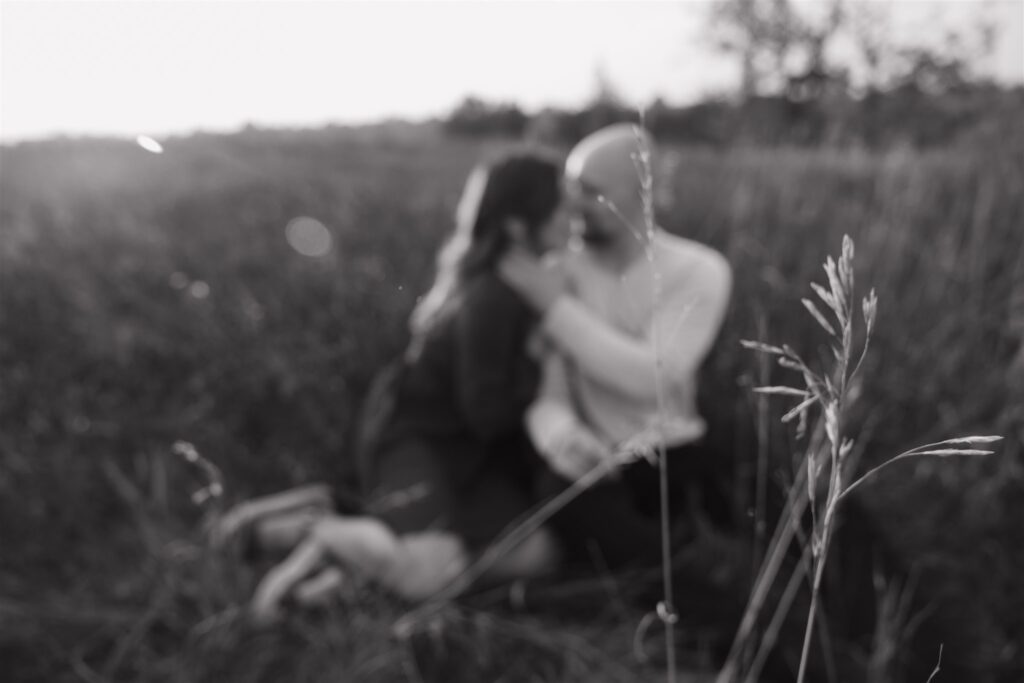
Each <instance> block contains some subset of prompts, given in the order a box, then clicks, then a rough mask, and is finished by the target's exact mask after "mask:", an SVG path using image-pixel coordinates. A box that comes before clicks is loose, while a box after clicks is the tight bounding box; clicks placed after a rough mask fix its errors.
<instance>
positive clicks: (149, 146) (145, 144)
mask: <svg viewBox="0 0 1024 683" xmlns="http://www.w3.org/2000/svg"><path fill="white" fill-rule="evenodd" d="M135 142H136V143H138V145H139V147H141V148H142V149H144V150H146V151H147V152H152V153H153V154H163V153H164V146H163V145H161V144H160V143H159V142H157V141H156V140H154V139H153V138H151V137H149V136H148V135H139V136H138V137H136V138H135Z"/></svg>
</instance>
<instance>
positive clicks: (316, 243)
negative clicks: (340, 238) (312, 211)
mask: <svg viewBox="0 0 1024 683" xmlns="http://www.w3.org/2000/svg"><path fill="white" fill-rule="evenodd" d="M284 234H285V238H286V239H287V240H288V244H290V245H291V247H292V249H294V250H295V251H297V252H299V253H300V254H302V255H303V256H324V255H326V254H327V252H329V251H330V250H331V242H332V240H331V233H330V231H329V230H328V229H327V226H325V225H324V224H323V223H321V222H320V221H318V220H317V219H315V218H310V217H308V216H299V217H298V218H293V219H292V220H291V221H289V222H288V225H287V227H285V229H284Z"/></svg>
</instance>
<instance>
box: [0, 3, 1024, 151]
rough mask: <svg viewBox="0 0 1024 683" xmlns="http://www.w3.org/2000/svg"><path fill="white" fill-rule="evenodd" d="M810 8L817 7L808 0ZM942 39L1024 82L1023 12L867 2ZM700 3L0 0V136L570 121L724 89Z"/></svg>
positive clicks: (724, 72)
mask: <svg viewBox="0 0 1024 683" xmlns="http://www.w3.org/2000/svg"><path fill="white" fill-rule="evenodd" d="M808 1H809V2H811V3H814V2H819V3H820V2H821V1H822V0H808ZM874 1H875V2H880V3H883V4H888V5H890V6H892V7H893V8H894V10H897V11H896V12H895V15H896V18H897V19H899V21H898V22H896V23H895V24H894V31H896V32H897V33H900V34H901V35H902V34H904V33H906V32H909V33H907V35H911V34H914V35H926V34H928V35H931V34H939V33H941V32H942V31H943V28H942V27H943V26H955V25H963V22H965V21H968V20H970V19H971V18H972V17H975V16H976V15H977V13H978V12H979V11H982V12H988V13H989V16H992V17H994V18H995V19H996V21H997V22H998V24H999V25H1000V27H1001V30H1002V35H1001V39H1000V42H999V45H998V47H997V50H996V53H995V55H993V57H992V58H991V59H990V60H989V63H988V64H986V65H985V68H986V69H987V70H988V71H989V72H990V73H995V74H997V75H998V76H999V77H1000V78H1001V79H1002V80H1004V81H1012V82H1018V83H1019V82H1024V0H895V1H893V2H887V3H886V0H874ZM707 11H708V3H707V0H681V1H680V0H676V1H674V2H668V1H664V2H653V1H644V0H628V1H627V0H619V1H606V2H593V1H586V0H575V1H574V0H560V1H556V0H544V1H529V0H518V1H515V2H509V1H504V2H502V1H499V0H475V1H474V2H467V1H464V2H441V1H438V0H415V1H406V2H394V1H384V0H376V1H373V2H370V1H363V2H354V1H349V2H341V1H337V2H326V1H321V2H301V3H300V2H281V1H279V2H254V1H245V2H242V1H238V2H232V1H228V0H219V1H216V2H214V1H211V0H206V1H205V2H187V1H184V0H178V1H173V2H148V1H141V0H133V1H131V2H102V3H101V2H90V1H87V0H80V1H73V2H44V1H42V0H33V1H31V2H24V1H22V2H14V1H8V0H2V1H0V139H2V140H3V141H5V142H9V141H13V140H19V139H26V138H36V137H42V136H46V135H52V134H56V133H68V134H82V133H85V134H113V135H123V136H135V135H137V134H148V135H161V134H165V133H169V132H186V131H191V130H196V129H202V130H231V129H235V128H238V127H240V126H242V125H244V124H246V123H248V122H251V123H254V124H257V125H266V126H315V125H321V124H324V123H328V122H338V123H349V122H364V121H371V120H374V119H379V118H382V117H387V116H403V117H412V118H419V117H426V116H432V115H438V114H443V113H444V112H446V111H448V110H450V109H451V108H452V107H453V106H454V105H455V104H457V103H458V102H459V101H460V100H461V99H462V98H463V97H464V96H466V95H467V94H475V95H478V96H480V97H482V98H484V99H486V100H491V101H496V100H514V101H516V102H518V103H519V104H520V105H521V106H524V107H526V108H527V109H529V110H532V109H536V108H539V107H541V106H544V105H564V106H576V105H579V104H582V103H583V102H584V101H586V100H587V99H588V97H590V96H591V95H592V94H593V92H594V88H595V74H596V73H597V71H598V69H601V70H603V71H604V73H605V74H607V76H608V78H609V79H610V80H611V82H612V83H613V84H614V85H615V87H616V89H617V90H618V91H619V92H620V93H621V94H622V95H623V96H624V97H625V99H626V100H627V101H629V102H630V103H632V104H636V105H642V104H647V103H649V102H650V101H651V100H652V99H653V98H654V97H655V96H657V95H661V96H662V97H664V99H666V100H667V101H669V102H673V103H678V102H688V101H693V100H695V99H697V98H699V97H700V96H702V95H705V94H708V93H715V92H726V91H731V90H733V89H734V88H735V87H736V84H737V82H738V69H737V66H736V64H735V63H734V62H735V60H733V59H729V58H727V57H724V56H721V55H719V54H717V53H716V52H715V51H714V49H713V46H712V45H711V42H710V39H709V38H708V35H707V18H706V17H707Z"/></svg>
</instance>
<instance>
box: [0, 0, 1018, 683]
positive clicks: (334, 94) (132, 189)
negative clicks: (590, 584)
mask: <svg viewBox="0 0 1024 683" xmlns="http://www.w3.org/2000/svg"><path fill="white" fill-rule="evenodd" d="M0 59H2V62H0V98H2V99H0V142H2V147H0V671H4V672H7V673H6V675H5V680H12V681H35V680H38V681H56V680H60V681H63V680H68V681H71V680H75V681H77V680H86V681H100V680H104V681H121V680H124V681H156V680H161V681H164V680H166V681H179V680H181V681H186V680H189V681H194V680H226V681H234V680H238V681H241V680H246V681H256V680H281V679H284V680H295V681H320V680H409V679H410V678H409V674H408V670H407V668H403V666H402V665H401V662H400V661H398V660H389V659H388V658H387V657H386V656H385V655H386V641H387V634H388V630H387V628H388V627H387V624H388V621H387V618H388V615H391V616H393V615H394V613H395V612H394V610H395V609H397V608H395V607H393V606H388V605H384V604H376V603H375V604H374V605H372V606H370V607H367V606H366V605H364V606H363V607H364V609H362V611H360V612H359V614H358V615H353V614H352V613H348V614H345V615H342V616H341V617H338V618H337V619H334V620H333V621H329V622H328V623H327V624H326V625H324V624H322V623H321V624H316V628H312V626H311V625H310V624H308V623H305V624H299V625H298V626H295V625H292V626H291V627H290V630H288V629H286V630H285V631H284V632H278V633H273V634H267V633H263V634H256V635H253V634H249V633H247V632H246V631H245V630H244V629H243V628H242V627H240V626H239V625H238V623H237V621H236V620H234V617H235V616H237V614H238V607H239V605H241V604H243V603H244V600H245V598H246V597H247V595H248V591H249V590H250V589H251V582H252V580H253V578H254V574H252V573H251V571H250V570H247V569H245V568H244V567H237V566H234V565H225V564H224V563H221V562H217V561H214V560H211V558H210V557H209V555H208V554H207V553H205V552H203V541H202V538H201V535H200V534H199V533H198V528H199V526H200V525H201V522H202V519H203V516H204V515H205V514H208V511H209V509H210V507H211V506H215V505H218V504H221V503H220V502H219V501H226V502H232V501H235V500H238V499H241V498H244V497H249V496H252V495H257V494H262V493H267V492H270V491H275V490H278V489H281V488H283V487H285V486H288V485H291V484H299V483H304V482H308V481H311V480H327V481H330V482H332V483H334V484H335V486H337V487H338V489H339V490H341V491H351V492H354V491H355V490H356V482H355V481H354V474H353V472H354V470H353V463H352V462H351V458H350V457H348V454H349V452H350V446H351V441H352V437H353V434H352V432H353V425H354V418H355V415H356V414H357V412H358V409H359V406H360V401H361V400H362V397H363V395H364V393H365V391H366V388H367V386H368V383H369V381H370V379H371V378H372V376H373V373H374V372H375V370H376V369H377V368H379V367H380V366H381V365H383V364H384V363H385V362H387V361H388V360H390V359H391V358H393V357H394V356H395V355H396V354H397V353H398V352H399V351H400V350H401V349H402V348H403V346H404V344H405V342H406V340H407V331H406V318H407V316H408V314H409V312H410V310H411V308H412V306H413V304H414V303H415V301H416V297H417V295H418V294H419V293H421V292H423V291H424V290H425V288H426V287H427V286H428V284H429V282H430V278H431V276H432V274H433V258H434V253H435V250H436V249H437V247H438V245H439V244H440V243H441V241H442V239H443V237H444V235H445V234H446V232H447V231H448V230H449V229H450V226H451V222H452V215H453V211H454V207H455V203H456V201H457V198H458V195H459V192H460V190H461V186H462V183H463V182H464V180H465V177H466V175H467V173H468V172H469V170H470V169H471V167H472V166H473V164H474V163H476V162H477V161H478V160H479V159H480V158H482V157H483V156H485V155H486V154H489V153H491V152H493V151H494V150H497V149H502V148H505V147H507V146H509V145H512V144H521V143H524V142H525V143H529V144H534V145H543V146H547V147H550V148H552V149H555V150H560V151H563V152H564V151H565V150H567V149H568V148H569V147H570V146H571V145H572V144H573V143H574V142H575V141H577V140H579V139H580V138H581V137H582V136H584V135H586V134H587V133H589V132H591V131H593V130H596V129H597V128H600V127H601V126H604V125H606V124H608V123H612V122H615V121H622V120H632V121H637V120H640V117H641V116H642V119H643V122H644V123H645V125H647V126H648V127H649V128H650V129H651V130H652V131H653V133H654V135H655V137H656V138H657V140H658V142H659V148H660V154H659V157H658V163H657V167H656V183H657V196H656V200H657V203H658V208H659V219H660V221H661V223H662V224H663V225H664V227H666V228H667V229H669V230H671V231H673V232H677V233H679V234H683V235H686V236H689V237H693V238H694V239H698V240H700V241H703V242H706V243H709V244H711V245H712V246H714V247H716V248H717V249H719V250H721V251H722V252H723V253H725V254H726V256H727V257H728V258H729V259H730V261H731V262H732V264H733V266H734V269H735V272H736V277H737V280H736V288H735V296H734V303H733V306H732V310H731V312H730V315H729V318H728V320H727V323H726V326H725V329H724V330H723V332H722V336H721V338H720V343H719V346H718V348H717V349H716V351H715V352H714V353H713V354H712V356H711V358H710V359H709V361H708V366H707V369H706V380H705V386H706V392H705V393H706V394H707V396H706V400H705V404H706V406H707V408H706V411H707V412H708V413H709V417H710V419H711V422H712V424H713V425H714V426H715V428H716V437H715V438H716V439H718V440H719V441H721V442H722V444H723V446H725V447H726V448H728V451H729V452H731V453H733V456H734V457H735V459H736V465H737V467H736V469H737V472H738V473H739V476H740V478H741V479H744V480H747V481H749V480H751V479H752V478H753V477H754V476H755V474H754V473H755V470H756V462H757V459H758V457H761V458H769V459H770V460H771V462H772V463H774V464H773V467H780V468H783V467H785V466H787V465H788V464H789V463H790V462H791V461H792V456H793V454H794V453H797V452H800V451H801V449H802V448H803V447H804V444H803V443H802V442H798V441H796V440H795V439H794V437H793V436H792V434H791V431H790V430H789V429H788V428H787V427H786V426H784V425H781V424H779V422H778V419H777V418H778V416H779V415H781V414H782V413H783V412H784V411H785V409H786V407H787V406H785V405H781V404H776V403H775V402H771V403H766V402H765V401H764V399H758V398H755V396H754V395H753V394H752V393H751V392H750V388H752V387H753V386H755V385H759V384H772V383H779V382H780V381H781V378H776V377H774V376H773V375H774V373H775V370H773V369H772V368H770V367H768V366H766V365H764V364H763V363H761V362H760V361H759V359H758V358H756V357H754V356H752V355H751V354H750V353H749V352H747V351H744V350H743V349H742V348H741V347H740V345H739V340H740V339H763V340H765V341H769V342H772V343H782V342H785V343H788V344H790V345H791V346H793V347H794V348H797V349H798V350H800V351H801V353H803V354H805V357H808V358H817V357H819V355H821V354H823V352H827V347H826V346H825V341H826V340H825V339H823V338H822V336H821V335H820V331H819V329H818V328H817V327H816V324H815V323H814V321H813V320H811V319H810V318H809V317H808V316H807V315H806V312H804V311H803V310H802V307H801V306H800V302H799V300H800V298H801V297H805V296H808V292H810V288H809V283H810V282H811V281H818V282H821V281H823V279H824V275H823V273H822V271H821V267H820V266H821V263H822V262H823V261H824V259H825V257H826V256H827V255H829V254H832V255H835V254H836V253H837V252H838V250H839V245H840V242H841V238H842V236H843V235H844V234H848V235H850V236H851V237H852V238H853V240H854V242H855V244H856V247H857V256H856V266H857V278H858V288H859V291H860V294H861V295H864V294H866V293H867V291H868V289H869V288H870V287H874V288H875V289H876V291H877V293H878V297H879V314H878V321H877V329H876V332H875V336H874V338H873V340H872V347H871V352H870V355H869V356H868V360H867V361H866V364H865V366H864V371H863V372H864V375H863V377H864V380H863V383H862V385H861V386H860V387H859V388H858V394H857V398H856V401H855V402H854V404H853V405H852V406H851V408H850V415H849V424H850V436H851V437H853V438H855V439H857V442H858V444H859V446H860V447H861V448H862V449H863V459H864V464H865V467H867V466H870V465H875V464H878V463H880V462H883V461H884V460H886V459H888V458H889V457H892V456H893V455H895V454H897V453H899V452H901V451H902V450H904V449H906V448H909V447H911V446H914V445H917V444H920V443H925V442H929V441H937V440H940V439H944V438H949V437H954V436H960V435H964V434H969V433H970V434H975V433H977V434H1001V435H1003V436H1004V437H1006V439H1005V441H1003V442H1002V443H1000V444H999V445H998V447H997V452H996V454H995V455H993V456H989V457H987V458H978V459H969V460H968V459H954V458H949V459H936V460H919V461H916V462H903V463H900V464H898V465H895V466H893V467H892V468H890V469H888V470H885V471H884V473H883V474H882V475H880V476H879V477H878V478H877V479H876V480H874V482H873V483H872V484H871V485H870V486H865V487H864V488H863V489H862V494H861V495H860V498H859V503H860V504H861V505H862V506H863V507H864V509H866V510H867V511H868V512H869V514H870V515H871V517H872V518H873V519H875V520H877V525H878V526H879V527H880V529H881V533H882V534H883V536H884V537H885V539H886V540H887V542H888V543H889V544H891V546H892V547H894V548H898V549H899V551H900V553H901V554H902V556H903V558H904V560H905V561H906V563H907V564H908V565H912V566H913V567H914V572H915V575H917V576H918V577H919V580H920V582H921V584H922V585H925V586H927V587H928V589H929V590H930V591H931V593H932V595H935V596H938V598H937V599H941V600H942V601H944V603H943V604H945V605H947V606H948V607H949V609H950V610H951V612H952V613H953V614H955V615H956V618H957V619H958V620H959V623H962V625H963V630H962V638H963V642H960V643H952V644H947V647H948V648H950V650H949V651H948V652H947V657H949V656H952V657H959V658H961V659H962V661H963V662H969V663H970V666H971V667H972V669H971V670H972V672H973V673H972V676H973V678H972V679H971V680H977V681H993V682H997V681H998V682H1000V683H1001V682H1004V681H1005V682H1007V683H1009V682H1011V681H1012V682H1014V683H1016V682H1017V681H1020V680H1021V679H1022V677H1024V646H1022V643H1024V617H1022V615H1024V584H1022V582H1021V579H1020V577H1021V576H1022V572H1024V531H1022V527H1021V524H1020V520H1021V519H1022V518H1024V517H1022V515H1024V468H1022V457H1024V456H1022V452H1024V451H1022V446H1024V347H1022V338H1024V2H1021V1H1020V0H948V1H934V0H901V1H895V2H885V1H883V0H806V1H803V2H797V1H793V0H693V1H685V2H644V1H635V0H634V1H630V2H587V1H578V2H574V1H563V2H554V1H546V2H497V1H482V2H472V3H470V2H435V1H429V0H421V1H416V2H372V3H371V2H301V3H292V2H288V3H284V2H203V3H199V2H131V3H128V2H103V3H100V2H3V3H2V4H0ZM769 418H770V419H769ZM177 442H188V443H190V444H192V445H193V446H194V447H195V449H197V450H198V452H199V453H200V454H201V455H202V456H203V457H204V458H205V459H206V460H208V461H209V462H210V463H212V464H214V465H215V466H216V468H217V469H218V470H219V474H218V475H217V477H219V479H217V481H218V483H219V484H220V485H222V487H223V491H224V493H223V495H222V496H220V497H219V498H217V499H215V500H213V501H212V502H211V501H204V500H198V499H197V498H196V497H195V496H193V494H194V493H196V492H199V493H200V496H199V498H203V495H204V492H206V493H208V492H209V491H210V488H209V487H210V484H211V478H210V477H211V476H212V475H211V474H210V471H209V470H207V469H204V468H201V467H197V466H196V465H195V464H194V463H190V462H188V461H186V460H185V459H183V458H182V457H181V453H182V452H185V451H182V449H181V448H180V447H179V449H178V450H177V451H176V450H175V448H174V444H175V443H177ZM185 450H186V451H187V449H185ZM739 488H743V487H742V486H741V487H739ZM215 498H216V497H215ZM743 502H744V501H742V500H741V503H743ZM749 503H750V501H746V504H748V505H749ZM247 571H250V573H246V572H247ZM239 577H241V578H239ZM382 599H383V598H382ZM389 610H391V611H389ZM382 615H383V616H382ZM474 623H475V622H474ZM488 623H489V622H488ZM602 623H603V624H604V626H601V625H598V626H594V625H592V624H591V625H590V626H588V627H587V628H588V629H590V630H589V631H587V632H586V634H585V635H586V636H587V638H589V639H590V640H591V641H592V642H595V643H600V644H601V645H600V647H599V649H600V650H602V651H603V652H604V653H605V655H603V656H605V657H618V656H619V655H621V658H620V659H621V661H619V660H616V662H617V663H616V666H618V665H622V666H625V669H626V670H627V673H624V674H622V676H620V677H619V678H617V679H615V680H622V679H623V677H625V679H626V680H633V679H631V678H629V677H630V676H633V675H635V676H636V677H637V678H636V680H640V679H641V678H642V677H643V676H644V675H645V674H644V672H645V669H644V668H643V666H641V665H640V664H637V663H636V662H633V663H632V664H630V663H629V660H630V654H629V639H630V637H631V634H632V629H633V628H634V627H635V623H628V620H625V619H621V618H620V619H618V620H617V621H616V620H609V621H608V622H602ZM352 624H357V627H354V626H353V625H352ZM474 628H477V631H474V633H476V636H474V637H492V638H498V636H496V635H495V633H494V632H493V630H492V631H487V630H486V629H484V628H483V627H480V625H479V624H476V625H475V626H474ZM531 628H532V629H534V631H535V632H538V630H539V631H540V632H543V630H544V629H552V630H551V631H550V633H555V632H556V631H557V628H560V627H556V626H552V625H551V624H548V623H546V622H545V623H534V624H531ZM581 628H582V627H577V631H578V633H581V631H579V629H581ZM594 629H597V630H596V631H595V630H594ZM623 629H625V631H624V630H623ZM484 632H486V633H484ZM480 633H484V635H482V636H481V635H480ZM503 633H504V632H503ZM896 633H897V635H898V634H899V633H900V629H896ZM488 634H489V635H488ZM502 637H507V634H505V636H502ZM893 638H894V640H893V641H892V643H890V644H893V645H894V647H897V648H898V647H899V641H898V638H896V636H893ZM494 642H502V643H505V644H506V645H507V642H506V641H502V640H500V639H498V640H495V641H494ZM517 642H518V641H517ZM553 642H562V641H558V640H557V638H556V639H555V640H554V641H553ZM623 643H624V644H623ZM524 647H525V646H522V644H517V645H516V646H515V647H510V648H509V647H506V650H508V651H509V652H512V653H520V654H521V653H522V652H526V651H528V649H526V650H524V649H523V648H524ZM517 648H518V649H517ZM497 650H501V648H497ZM530 652H533V651H530ZM950 652H951V653H952V654H949V653H950ZM339 653H342V654H343V655H344V656H342V655H340V654H339ZM535 654H536V652H533V655H535ZM549 654H550V653H549ZM574 656H576V657H577V659H573V660H571V661H569V660H564V659H559V657H562V655H558V656H555V655H553V654H552V655H551V656H550V657H547V658H545V657H540V658H538V657H535V656H531V657H520V658H518V659H516V664H515V666H528V664H527V663H524V662H533V663H536V662H541V663H545V664H544V665H545V666H547V665H548V664H550V665H551V667H553V668H550V671H553V672H554V673H550V671H549V669H544V670H543V671H541V670H540V669H536V670H534V669H531V670H526V671H523V672H521V673H522V677H521V679H522V680H598V679H600V680H606V678H604V676H610V674H608V671H611V670H613V668H612V666H611V663H610V662H609V661H606V660H604V659H601V658H600V657H599V656H598V655H597V654H594V653H590V654H587V655H586V656H584V655H583V654H580V652H576V654H575V655H574ZM481 657H482V655H481ZM495 657H497V659H495ZM398 659H401V658H398ZM473 661H474V662H477V663H476V664H473V665H470V664H467V665H466V668H465V669H464V670H460V671H459V672H456V674H457V675H456V674H453V673H452V672H450V671H449V672H448V673H447V674H446V675H447V676H448V680H462V679H461V678H459V676H463V677H464V679H465V680H489V679H491V678H494V677H496V676H497V675H498V674H496V673H494V671H492V670H490V669H487V668H486V667H487V666H499V665H498V664H495V663H494V662H495V661H498V662H499V664H500V665H501V666H512V664H510V663H509V662H501V661H500V657H499V656H498V655H494V657H492V659H491V660H487V661H484V660H480V659H476V660H473ZM567 661H568V662H569V663H566V662H567ZM481 662H483V663H481ZM488 662H489V663H488ZM551 662H554V664H551ZM623 662H625V664H623ZM474 666H476V667H477V668H473V667H474ZM536 666H540V664H536ZM480 667H484V668H480ZM499 668H500V667H499ZM487 672H490V673H487ZM597 672H601V674H600V676H601V678H595V677H596V676H597ZM647 673H649V672H647ZM412 680H415V678H412ZM508 680H520V678H516V677H515V676H514V675H513V676H512V677H511V678H510V679H508ZM874 680H881V679H878V678H876V679H874ZM939 680H941V679H939ZM950 680H952V679H950Z"/></svg>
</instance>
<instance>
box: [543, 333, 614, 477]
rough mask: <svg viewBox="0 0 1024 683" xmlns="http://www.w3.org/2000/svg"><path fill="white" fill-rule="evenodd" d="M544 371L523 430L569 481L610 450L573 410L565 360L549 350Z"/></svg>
mask: <svg viewBox="0 0 1024 683" xmlns="http://www.w3.org/2000/svg"><path fill="white" fill-rule="evenodd" d="M543 373H544V374H543V379H542V381H541V388H540V391H539V392H538V395H537V399H536V400H535V401H534V403H533V404H532V405H531V406H530V408H529V409H528V410H527V411H526V429H527V432H528V433H529V435H530V439H531V440H532V441H533V445H534V447H535V448H536V449H537V452H538V453H540V455H541V457H543V458H544V459H545V460H546V461H547V463H548V464H549V465H550V466H551V469H553V470H554V471H555V472H557V473H558V474H560V475H562V476H563V477H565V478H566V479H569V480H570V481H572V480H575V479H578V478H579V477H581V476H582V475H584V474H585V473H586V472H588V471H589V470H590V469H592V468H593V467H594V466H596V465H597V464H599V463H600V462H601V461H603V460H605V459H607V458H610V457H611V456H612V450H611V448H610V447H609V446H608V445H607V444H605V443H603V442H602V441H601V440H600V439H599V438H598V437H597V435H595V434H594V433H593V432H592V431H591V430H590V429H589V428H587V426H586V425H584V424H583V423H582V422H581V421H580V419H579V418H578V416H577V415H576V413H575V411H574V410H573V407H572V400H571V398H570V393H569V381H568V374H567V369H566V367H565V360H564V359H563V358H562V357H561V356H559V355H557V354H554V353H549V354H548V356H547V357H546V358H545V361H544V371H543Z"/></svg>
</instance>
